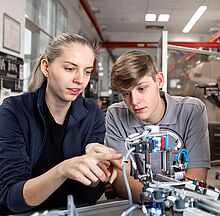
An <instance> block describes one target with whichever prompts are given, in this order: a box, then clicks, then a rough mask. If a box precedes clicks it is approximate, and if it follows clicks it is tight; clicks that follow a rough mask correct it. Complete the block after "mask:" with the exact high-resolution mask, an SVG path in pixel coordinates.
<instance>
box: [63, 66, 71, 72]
mask: <svg viewBox="0 0 220 216" xmlns="http://www.w3.org/2000/svg"><path fill="white" fill-rule="evenodd" d="M65 70H66V71H68V72H72V71H73V68H70V67H66V68H65Z"/></svg>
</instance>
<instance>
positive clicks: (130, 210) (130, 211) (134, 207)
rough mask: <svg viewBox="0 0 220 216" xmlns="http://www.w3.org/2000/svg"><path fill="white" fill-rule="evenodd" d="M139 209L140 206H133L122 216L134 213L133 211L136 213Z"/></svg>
mask: <svg viewBox="0 0 220 216" xmlns="http://www.w3.org/2000/svg"><path fill="white" fill-rule="evenodd" d="M137 208H139V205H137V204H136V205H132V206H131V207H130V208H129V209H127V210H126V211H124V212H123V213H122V214H121V216H126V215H128V214H129V213H132V211H134V210H135V209H137Z"/></svg>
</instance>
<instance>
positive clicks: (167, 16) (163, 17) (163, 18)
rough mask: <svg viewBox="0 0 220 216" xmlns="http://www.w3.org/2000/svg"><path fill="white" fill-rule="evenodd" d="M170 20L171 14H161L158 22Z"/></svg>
mask: <svg viewBox="0 0 220 216" xmlns="http://www.w3.org/2000/svg"><path fill="white" fill-rule="evenodd" d="M169 19H170V15H169V14H160V15H159V17H158V19H157V21H159V22H168V21H169Z"/></svg>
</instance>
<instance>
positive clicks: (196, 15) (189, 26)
mask: <svg viewBox="0 0 220 216" xmlns="http://www.w3.org/2000/svg"><path fill="white" fill-rule="evenodd" d="M206 9H207V6H200V7H199V8H198V9H197V11H196V12H195V13H194V15H193V16H192V18H191V19H190V21H189V22H188V23H187V24H186V26H185V27H184V29H183V31H182V32H183V33H188V32H189V31H190V30H191V29H192V27H193V26H194V25H195V23H196V22H197V21H198V20H199V18H200V17H201V16H202V14H203V13H204V12H205V11H206Z"/></svg>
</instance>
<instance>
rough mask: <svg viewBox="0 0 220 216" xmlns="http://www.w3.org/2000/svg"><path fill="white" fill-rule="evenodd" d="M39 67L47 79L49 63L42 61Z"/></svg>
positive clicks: (45, 60)
mask: <svg viewBox="0 0 220 216" xmlns="http://www.w3.org/2000/svg"><path fill="white" fill-rule="evenodd" d="M40 67H41V71H42V73H43V75H44V76H45V77H48V71H49V70H48V68H49V62H48V61H47V59H42V60H41V64H40Z"/></svg>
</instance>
